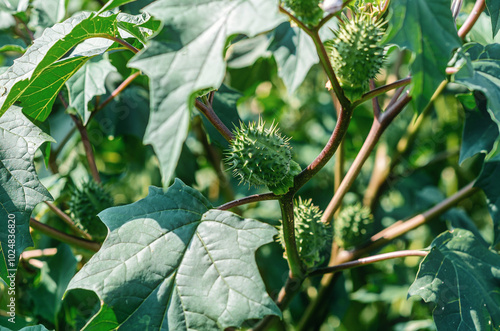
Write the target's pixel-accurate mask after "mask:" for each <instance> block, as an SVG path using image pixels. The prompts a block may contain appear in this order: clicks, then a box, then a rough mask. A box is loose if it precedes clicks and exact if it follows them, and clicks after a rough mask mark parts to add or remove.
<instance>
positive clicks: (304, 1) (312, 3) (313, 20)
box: [283, 0, 323, 26]
mask: <svg viewBox="0 0 500 331" xmlns="http://www.w3.org/2000/svg"><path fill="white" fill-rule="evenodd" d="M320 2H321V1H320V0H283V5H284V7H285V8H286V9H288V10H290V11H291V12H292V14H293V15H294V16H295V17H297V18H298V19H299V20H300V21H301V22H303V23H305V24H307V25H312V26H314V25H316V24H318V22H319V21H320V20H321V18H322V17H323V9H321V7H320V6H319V4H320Z"/></svg>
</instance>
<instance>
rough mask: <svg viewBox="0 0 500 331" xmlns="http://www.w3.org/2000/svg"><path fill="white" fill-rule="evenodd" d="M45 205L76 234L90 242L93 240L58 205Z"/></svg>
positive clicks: (48, 203) (47, 203)
mask: <svg viewBox="0 0 500 331" xmlns="http://www.w3.org/2000/svg"><path fill="white" fill-rule="evenodd" d="M45 204H46V205H47V206H48V207H49V209H50V210H52V211H53V212H54V213H55V214H56V215H57V216H59V218H60V219H61V220H63V221H64V222H65V223H66V224H68V225H69V227H70V228H71V229H72V230H73V231H74V232H76V233H78V234H80V235H81V236H83V237H85V238H86V239H88V240H92V236H91V235H89V234H88V233H87V232H85V231H83V230H82V229H80V228H79V227H78V226H76V224H75V222H73V220H72V219H71V218H70V217H69V216H68V215H67V214H66V213H65V212H63V211H62V210H61V209H59V208H58V207H57V206H56V205H54V204H53V203H51V202H48V201H45Z"/></svg>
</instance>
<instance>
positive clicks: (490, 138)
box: [459, 95, 498, 163]
mask: <svg viewBox="0 0 500 331" xmlns="http://www.w3.org/2000/svg"><path fill="white" fill-rule="evenodd" d="M471 98H472V103H473V104H472V105H470V106H471V107H472V108H468V107H467V106H466V104H465V102H466V101H465V100H463V98H462V100H461V101H462V103H463V104H464V107H465V125H464V132H463V136H462V145H461V147H460V159H459V163H462V162H463V161H464V160H465V159H467V158H469V157H472V156H474V155H476V154H478V153H484V154H488V153H489V152H490V151H491V150H492V148H493V145H494V144H495V141H496V139H497V137H498V126H497V124H496V123H495V122H493V121H492V120H491V117H490V116H489V114H488V113H487V112H486V110H485V111H484V112H481V111H480V110H479V109H478V108H477V106H476V104H475V100H474V97H473V96H472V95H471ZM483 98H484V97H483Z"/></svg>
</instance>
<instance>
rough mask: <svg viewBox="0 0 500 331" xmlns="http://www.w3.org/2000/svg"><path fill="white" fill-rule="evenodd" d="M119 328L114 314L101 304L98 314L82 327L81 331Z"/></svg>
mask: <svg viewBox="0 0 500 331" xmlns="http://www.w3.org/2000/svg"><path fill="white" fill-rule="evenodd" d="M118 326H120V324H119V323H118V321H117V320H116V316H115V312H114V311H113V310H112V309H111V308H109V307H108V305H106V304H103V305H102V306H101V309H100V310H99V312H98V313H97V314H96V315H95V316H94V317H92V319H91V320H90V321H89V322H88V323H87V324H86V325H85V326H84V327H83V329H82V330H81V331H101V330H114V329H115V328H117V327H118Z"/></svg>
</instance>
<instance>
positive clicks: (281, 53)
mask: <svg viewBox="0 0 500 331" xmlns="http://www.w3.org/2000/svg"><path fill="white" fill-rule="evenodd" d="M272 38H273V40H272V42H271V44H270V45H269V50H270V51H271V52H272V53H273V54H274V58H275V59H276V63H277V64H278V75H279V76H280V77H281V79H283V83H285V86H286V87H287V90H288V93H289V94H293V93H294V92H295V90H296V89H297V88H298V87H299V86H300V84H302V82H303V81H304V78H306V75H307V73H308V72H309V69H311V67H312V66H313V65H314V64H316V63H318V61H319V58H318V55H317V54H316V48H315V46H314V42H313V41H312V39H311V37H309V36H308V35H307V34H306V33H305V32H304V30H302V29H300V28H298V27H291V26H290V23H289V22H285V23H282V24H281V25H280V26H278V27H277V28H276V29H275V30H274V32H273V37H272Z"/></svg>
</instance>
